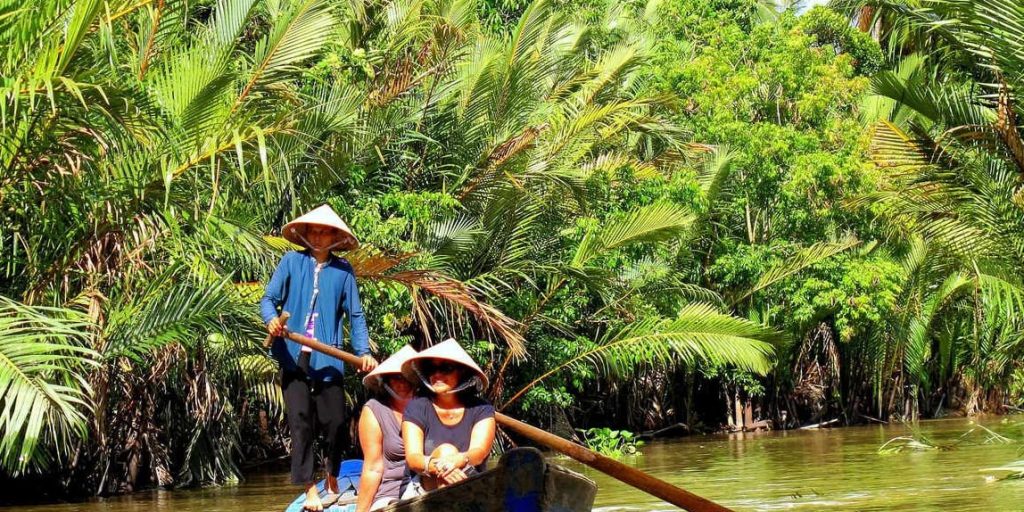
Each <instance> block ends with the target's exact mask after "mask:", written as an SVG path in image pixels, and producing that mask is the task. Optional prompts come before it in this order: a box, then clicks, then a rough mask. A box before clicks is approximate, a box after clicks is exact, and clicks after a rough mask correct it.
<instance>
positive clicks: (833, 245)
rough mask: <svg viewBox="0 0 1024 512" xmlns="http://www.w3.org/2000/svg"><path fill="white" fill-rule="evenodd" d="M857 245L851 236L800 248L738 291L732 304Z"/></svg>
mask: <svg viewBox="0 0 1024 512" xmlns="http://www.w3.org/2000/svg"><path fill="white" fill-rule="evenodd" d="M857 245H860V240H857V239H856V238H855V237H853V236H849V237H847V238H846V239H844V240H841V241H839V242H821V243H817V244H814V245H812V246H810V247H808V248H806V249H803V250H800V251H798V252H797V253H796V254H794V255H793V256H792V257H790V258H788V259H787V260H786V261H784V262H782V264H780V265H777V266H775V267H772V268H770V269H768V270H767V271H765V273H764V274H762V275H761V277H760V278H758V280H757V282H756V283H754V286H752V287H750V288H749V289H747V290H744V291H742V292H740V293H738V294H737V295H736V296H735V297H734V298H733V299H732V300H730V304H736V303H738V302H740V301H742V300H743V299H746V298H747V297H749V296H751V295H753V294H755V293H757V292H759V291H761V290H763V289H765V288H767V287H769V286H771V285H773V284H775V283H778V282H779V281H782V280H783V279H786V278H787V277H790V276H792V275H795V274H797V273H799V272H800V271H802V270H804V269H806V268H808V267H811V266H813V265H815V264H817V263H819V262H821V261H824V260H826V259H828V258H831V257H832V256H835V255H837V254H840V253H843V252H845V251H848V250H850V249H852V248H853V247H856V246H857Z"/></svg>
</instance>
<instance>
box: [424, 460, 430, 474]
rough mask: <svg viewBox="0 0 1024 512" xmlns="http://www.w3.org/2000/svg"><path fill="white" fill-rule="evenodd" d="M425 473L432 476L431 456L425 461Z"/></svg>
mask: <svg viewBox="0 0 1024 512" xmlns="http://www.w3.org/2000/svg"><path fill="white" fill-rule="evenodd" d="M423 472H424V473H425V474H426V475H427V476H430V455H427V458H426V459H424V460H423Z"/></svg>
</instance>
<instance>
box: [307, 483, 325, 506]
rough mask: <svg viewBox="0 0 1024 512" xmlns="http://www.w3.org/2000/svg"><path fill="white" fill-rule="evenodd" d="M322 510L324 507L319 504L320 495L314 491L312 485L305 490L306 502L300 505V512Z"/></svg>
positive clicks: (314, 487) (314, 488)
mask: <svg viewBox="0 0 1024 512" xmlns="http://www.w3.org/2000/svg"><path fill="white" fill-rule="evenodd" d="M323 509H324V505H323V503H320V493H319V492H317V490H316V484H313V485H311V486H309V488H308V489H306V502H305V503H303V504H302V510H305V511H307V512H321V511H322V510H323Z"/></svg>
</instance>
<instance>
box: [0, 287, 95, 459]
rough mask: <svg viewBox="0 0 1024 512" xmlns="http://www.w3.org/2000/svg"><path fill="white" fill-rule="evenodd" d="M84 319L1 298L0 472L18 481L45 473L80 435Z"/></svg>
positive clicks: (84, 409) (84, 396)
mask: <svg viewBox="0 0 1024 512" xmlns="http://www.w3.org/2000/svg"><path fill="white" fill-rule="evenodd" d="M90 328H91V326H90V324H89V322H88V321H87V319H86V317H85V315H83V314H81V313H79V312H76V311H73V310H68V309H53V308H44V307H34V306H27V305H24V304H20V303H18V302H15V301H13V300H11V299H8V298H6V297H0V466H2V467H3V469H4V471H5V472H9V473H10V474H14V475H18V474H21V473H22V472H24V471H26V470H29V469H30V468H37V467H45V466H46V465H48V464H50V463H52V462H53V458H54V457H55V458H56V459H60V458H62V457H63V456H66V455H67V454H68V452H69V450H70V443H71V442H72V441H73V440H76V439H80V438H82V437H84V436H85V434H86V423H87V418H88V414H89V410H90V409H89V408H90V407H91V404H90V401H89V393H90V388H89V385H88V383H87V382H86V375H87V372H88V371H90V370H91V369H93V368H95V367H96V366H97V365H98V357H97V356H98V355H97V354H96V353H95V352H94V351H93V350H91V349H90V348H88V346H87V345H86V342H87V341H88V339H89V329H90Z"/></svg>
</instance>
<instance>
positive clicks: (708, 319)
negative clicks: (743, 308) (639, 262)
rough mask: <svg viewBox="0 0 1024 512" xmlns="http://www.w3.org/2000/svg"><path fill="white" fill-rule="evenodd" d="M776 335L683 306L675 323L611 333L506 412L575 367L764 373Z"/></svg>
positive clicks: (650, 322)
mask: <svg viewBox="0 0 1024 512" xmlns="http://www.w3.org/2000/svg"><path fill="white" fill-rule="evenodd" d="M778 339H779V335H778V333H776V332H774V331H772V330H771V329H768V328H765V327H763V326H761V325H758V324H756V323H754V322H751V321H749V320H744V319H741V318H736V317H733V316H730V315H727V314H723V313H721V312H719V311H718V309H717V308H715V307H714V306H711V305H708V304H701V303H696V304H691V305H688V306H685V307H684V308H683V309H682V310H680V312H679V316H677V317H676V318H674V319H661V318H651V319H646V320H641V321H638V322H634V323H632V324H627V325H625V326H623V327H622V328H620V329H616V330H613V331H610V332H609V333H608V334H606V335H605V336H603V337H602V338H601V339H600V340H599V341H598V342H597V345H596V346H595V347H594V348H592V349H590V350H587V351H586V352H583V353H581V354H578V355H576V356H573V357H571V358H569V359H568V360H566V361H564V362H562V363H561V364H559V365H558V366H556V367H554V368H553V369H551V370H550V371H548V372H546V373H544V374H543V375H541V376H540V377H538V378H536V379H534V380H533V381H531V382H530V383H529V384H527V385H526V386H524V387H522V388H520V389H519V391H517V392H516V393H515V394H513V395H512V397H511V398H509V399H508V400H506V401H505V403H503V404H502V406H501V409H504V408H506V407H508V405H509V404H511V403H512V402H515V401H516V400H517V399H518V398H520V397H521V396H522V395H523V394H524V393H526V392H527V391H529V390H530V389H531V388H533V387H534V386H536V385H537V384H539V383H540V382H542V381H544V380H545V379H547V378H548V377H550V376H552V375H554V374H556V373H558V372H560V371H563V370H566V369H568V368H571V367H573V366H576V365H581V364H584V365H590V366H594V367H597V368H599V369H603V370H605V371H614V372H627V371H630V370H631V369H633V368H635V367H637V366H638V365H642V364H653V363H658V364H666V363H672V362H677V363H682V364H695V363H697V362H703V363H705V364H710V365H714V366H719V365H735V366H737V367H739V368H741V369H744V370H747V371H752V372H755V373H759V374H765V373H767V372H768V370H769V369H770V368H771V365H772V356H773V354H774V349H773V348H772V345H771V342H773V341H776V340H778Z"/></svg>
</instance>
